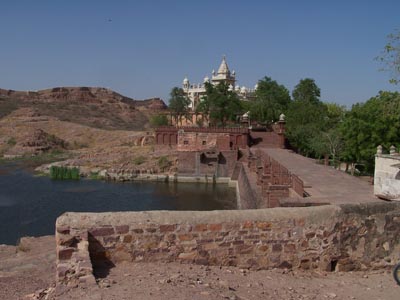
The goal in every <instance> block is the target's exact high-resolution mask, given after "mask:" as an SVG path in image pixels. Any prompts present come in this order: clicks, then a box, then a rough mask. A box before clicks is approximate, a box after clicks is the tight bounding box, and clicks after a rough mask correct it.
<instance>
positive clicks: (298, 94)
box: [292, 78, 321, 104]
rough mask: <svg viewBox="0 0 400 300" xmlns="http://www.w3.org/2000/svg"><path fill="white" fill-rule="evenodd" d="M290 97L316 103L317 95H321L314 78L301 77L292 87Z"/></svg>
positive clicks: (317, 101)
mask: <svg viewBox="0 0 400 300" xmlns="http://www.w3.org/2000/svg"><path fill="white" fill-rule="evenodd" d="M292 97H293V100H294V101H306V102H310V103H313V104H317V103H319V97H321V90H320V89H319V87H318V86H317V84H316V83H315V81H314V79H311V78H305V79H301V80H300V82H299V84H298V85H296V86H295V87H294V90H293V92H292Z"/></svg>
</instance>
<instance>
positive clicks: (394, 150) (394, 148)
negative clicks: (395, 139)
mask: <svg viewBox="0 0 400 300" xmlns="http://www.w3.org/2000/svg"><path fill="white" fill-rule="evenodd" d="M396 154H397V152H396V147H395V146H393V145H392V146H390V155H396Z"/></svg>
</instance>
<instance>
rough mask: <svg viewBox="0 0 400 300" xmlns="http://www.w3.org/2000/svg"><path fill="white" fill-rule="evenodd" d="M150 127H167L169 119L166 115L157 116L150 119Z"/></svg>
mask: <svg viewBox="0 0 400 300" xmlns="http://www.w3.org/2000/svg"><path fill="white" fill-rule="evenodd" d="M150 125H151V126H152V127H159V126H167V125H168V118H167V116H166V115H155V116H152V117H151V118H150Z"/></svg>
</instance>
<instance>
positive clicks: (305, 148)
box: [286, 78, 329, 156]
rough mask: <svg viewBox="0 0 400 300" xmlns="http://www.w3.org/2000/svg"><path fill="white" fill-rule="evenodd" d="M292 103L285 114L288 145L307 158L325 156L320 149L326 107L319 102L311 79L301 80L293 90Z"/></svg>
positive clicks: (326, 117)
mask: <svg viewBox="0 0 400 300" xmlns="http://www.w3.org/2000/svg"><path fill="white" fill-rule="evenodd" d="M292 95H293V101H292V102H291V103H290V105H289V108H288V111H287V114H286V128H287V137H288V139H289V142H290V144H291V145H292V146H293V147H295V148H296V149H297V150H298V151H299V152H300V153H302V154H304V155H307V156H321V155H325V154H327V153H325V154H323V153H322V152H327V151H328V150H324V151H323V149H327V147H322V145H320V144H322V141H323V140H324V135H322V132H324V130H326V129H327V124H328V120H329V117H328V107H327V106H326V105H325V104H324V103H322V102H321V101H320V100H319V95H320V89H319V88H318V86H317V85H316V84H315V82H314V80H313V79H309V78H307V79H302V80H300V82H299V84H298V85H296V87H295V88H294V90H293V93H292Z"/></svg>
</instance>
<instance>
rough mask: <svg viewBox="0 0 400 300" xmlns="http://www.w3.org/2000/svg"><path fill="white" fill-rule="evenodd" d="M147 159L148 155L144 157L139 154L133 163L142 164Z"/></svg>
mask: <svg viewBox="0 0 400 300" xmlns="http://www.w3.org/2000/svg"><path fill="white" fill-rule="evenodd" d="M145 161H146V157H144V156H142V155H140V156H138V157H135V158H134V159H133V163H134V164H135V165H137V166H138V165H141V164H142V163H144V162H145Z"/></svg>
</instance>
